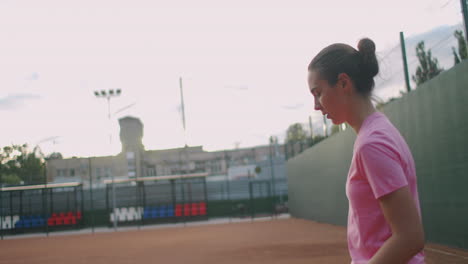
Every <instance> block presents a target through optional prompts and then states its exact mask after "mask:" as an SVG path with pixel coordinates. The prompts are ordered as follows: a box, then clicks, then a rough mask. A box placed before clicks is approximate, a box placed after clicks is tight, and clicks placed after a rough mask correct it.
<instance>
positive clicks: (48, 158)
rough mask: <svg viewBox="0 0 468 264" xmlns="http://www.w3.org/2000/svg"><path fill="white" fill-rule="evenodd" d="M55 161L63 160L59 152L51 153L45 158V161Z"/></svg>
mask: <svg viewBox="0 0 468 264" xmlns="http://www.w3.org/2000/svg"><path fill="white" fill-rule="evenodd" d="M55 159H63V156H62V153H60V152H52V153H50V154H49V156H47V157H46V158H45V160H55Z"/></svg>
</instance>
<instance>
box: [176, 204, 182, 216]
mask: <svg viewBox="0 0 468 264" xmlns="http://www.w3.org/2000/svg"><path fill="white" fill-rule="evenodd" d="M175 216H182V205H181V204H177V205H176V208H175Z"/></svg>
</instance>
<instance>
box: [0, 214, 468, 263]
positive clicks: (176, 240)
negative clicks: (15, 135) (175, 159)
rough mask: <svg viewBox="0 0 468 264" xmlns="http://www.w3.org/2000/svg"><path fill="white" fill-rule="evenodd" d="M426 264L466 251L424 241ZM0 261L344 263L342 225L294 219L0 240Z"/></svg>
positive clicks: (463, 256)
mask: <svg viewBox="0 0 468 264" xmlns="http://www.w3.org/2000/svg"><path fill="white" fill-rule="evenodd" d="M427 248H428V249H427V250H426V254H427V263H428V264H438V263H443V264H450V263H453V264H459V263H468V252H467V251H462V250H455V249H451V248H446V247H442V246H436V245H428V246H427ZM0 263H2V264H6V263H8V264H17V263H28V264H35V263H47V264H62V263H64V264H78V263H80V264H84V263H93V264H100V263H106V264H121V263H161V264H164V263H169V264H178V263H184V264H187V263H190V264H192V263H194V264H197V263H203V264H215V263H216V264H228V263H236V264H238V263H247V264H248V263H252V264H253V263H255V264H261V263H268V264H272V263H287V264H305V263H308V264H314V263H317V264H318V263H320V264H327V263H350V258H349V256H348V251H347V245H346V230H345V228H344V227H337V226H332V225H328V224H321V223H315V222H312V221H307V220H300V219H281V220H279V219H278V220H271V221H255V222H252V223H251V222H244V223H230V224H214V225H200V226H187V227H181V226H178V227H169V228H158V229H142V230H134V231H119V232H109V233H96V234H94V235H93V234H73V235H60V236H57V235H52V236H50V237H33V238H20V239H7V240H3V241H0Z"/></svg>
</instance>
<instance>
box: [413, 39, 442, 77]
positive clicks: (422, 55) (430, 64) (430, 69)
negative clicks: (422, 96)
mask: <svg viewBox="0 0 468 264" xmlns="http://www.w3.org/2000/svg"><path fill="white" fill-rule="evenodd" d="M416 56H417V57H418V60H419V66H418V68H417V69H416V75H413V81H415V82H416V85H421V84H423V83H424V82H426V81H428V80H430V79H432V78H434V77H435V76H437V75H438V74H439V73H441V72H442V71H443V70H444V69H443V68H440V67H439V61H438V60H437V59H436V58H432V52H431V50H430V49H429V50H428V51H427V52H426V50H425V47H424V41H421V42H419V43H418V45H416Z"/></svg>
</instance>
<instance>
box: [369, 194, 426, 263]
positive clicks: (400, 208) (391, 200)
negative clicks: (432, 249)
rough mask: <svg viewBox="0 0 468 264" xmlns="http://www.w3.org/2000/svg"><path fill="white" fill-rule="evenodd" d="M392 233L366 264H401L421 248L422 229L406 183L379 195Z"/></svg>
mask: <svg viewBox="0 0 468 264" xmlns="http://www.w3.org/2000/svg"><path fill="white" fill-rule="evenodd" d="M379 202H380V207H381V208H382V211H383V214H384V216H385V219H386V220H387V222H388V224H389V225H390V228H391V229H392V236H391V237H390V238H389V239H388V240H387V241H386V242H385V243H384V244H383V246H382V247H381V248H380V249H379V251H377V253H376V254H375V255H374V256H373V257H372V259H371V260H370V262H369V263H368V264H387V263H389V264H400V263H401V264H404V263H408V261H409V260H410V259H411V258H412V257H413V256H414V255H416V254H417V253H419V252H420V251H421V250H423V248H424V230H423V227H422V223H421V218H420V217H419V214H418V209H417V208H416V205H415V202H414V200H413V197H412V196H411V192H410V191H409V188H408V186H406V187H403V188H400V189H398V190H396V191H394V192H392V193H390V194H387V195H384V196H382V197H380V198H379Z"/></svg>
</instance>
